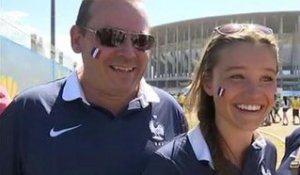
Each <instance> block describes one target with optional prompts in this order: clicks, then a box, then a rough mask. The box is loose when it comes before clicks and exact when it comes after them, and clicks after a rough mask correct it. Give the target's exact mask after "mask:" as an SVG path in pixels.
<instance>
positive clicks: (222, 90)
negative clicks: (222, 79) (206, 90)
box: [218, 86, 225, 97]
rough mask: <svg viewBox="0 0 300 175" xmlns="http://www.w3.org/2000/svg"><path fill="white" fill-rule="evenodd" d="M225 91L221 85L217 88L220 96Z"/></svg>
mask: <svg viewBox="0 0 300 175" xmlns="http://www.w3.org/2000/svg"><path fill="white" fill-rule="evenodd" d="M224 93H225V88H223V87H222V86H220V87H219V89H218V96H219V97H222V96H223V95H224Z"/></svg>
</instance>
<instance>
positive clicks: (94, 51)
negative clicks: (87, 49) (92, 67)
mask: <svg viewBox="0 0 300 175" xmlns="http://www.w3.org/2000/svg"><path fill="white" fill-rule="evenodd" d="M100 53H101V50H100V49H99V48H97V47H94V48H93V49H92V50H91V56H92V57H93V58H94V59H98V58H99V56H100Z"/></svg>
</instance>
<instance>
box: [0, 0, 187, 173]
mask: <svg viewBox="0 0 300 175" xmlns="http://www.w3.org/2000/svg"><path fill="white" fill-rule="evenodd" d="M70 33H71V44H72V48H73V50H74V51H75V52H76V53H81V55H82V59H83V67H82V69H81V70H79V71H77V72H74V73H73V74H72V75H71V76H69V77H68V78H66V79H61V80H57V81H55V82H52V83H49V84H46V85H42V86H39V87H36V88H33V89H31V90H27V91H25V92H23V93H22V94H21V95H19V96H18V97H17V98H16V99H15V100H14V101H13V102H12V105H10V107H8V108H7V110H6V111H5V112H4V113H3V114H2V115H3V116H2V117H1V118H0V174H1V175H2V174H3V175H4V174H5V175H21V174H22V175H138V174H140V173H141V172H142V171H143V168H144V166H145V164H146V162H147V160H148V156H149V155H150V154H151V153H152V152H153V151H155V150H156V149H158V148H159V147H160V146H161V145H163V144H165V143H166V142H168V141H169V140H171V139H172V138H173V137H175V136H176V135H178V134H180V133H183V132H185V131H186V129H187V126H186V122H185V118H184V116H183V111H182V109H181V108H180V106H179V105H178V104H177V103H176V100H175V99H173V97H171V96H170V95H169V94H168V93H166V92H163V91H162V90H159V89H157V88H153V87H151V86H150V85H148V84H147V83H146V82H145V80H144V79H143V78H142V77H143V74H144V72H145V69H146V67H147V64H148V60H149V57H148V54H149V49H150V48H151V46H153V44H154V38H153V37H152V36H151V35H149V24H148V21H147V16H146V12H145V9H144V6H143V4H142V2H141V1H139V0H83V2H82V5H81V7H80V10H79V14H78V17H77V21H76V25H75V26H73V27H72V28H71V32H70Z"/></svg>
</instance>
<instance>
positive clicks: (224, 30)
mask: <svg viewBox="0 0 300 175" xmlns="http://www.w3.org/2000/svg"><path fill="white" fill-rule="evenodd" d="M245 28H253V29H254V30H256V31H258V32H261V33H264V34H267V35H269V34H273V30H272V29H270V28H268V27H266V26H263V25H258V24H225V25H222V26H218V27H216V28H215V29H214V32H217V33H219V34H221V35H229V34H233V33H238V32H241V31H242V30H243V29H245Z"/></svg>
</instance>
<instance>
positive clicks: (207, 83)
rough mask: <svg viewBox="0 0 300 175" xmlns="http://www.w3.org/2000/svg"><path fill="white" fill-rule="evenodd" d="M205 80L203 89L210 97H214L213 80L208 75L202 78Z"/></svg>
mask: <svg viewBox="0 0 300 175" xmlns="http://www.w3.org/2000/svg"><path fill="white" fill-rule="evenodd" d="M202 80H203V89H204V91H205V92H206V93H207V95H209V96H213V94H214V88H213V83H212V78H211V76H209V75H208V74H204V75H203V77H202Z"/></svg>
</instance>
